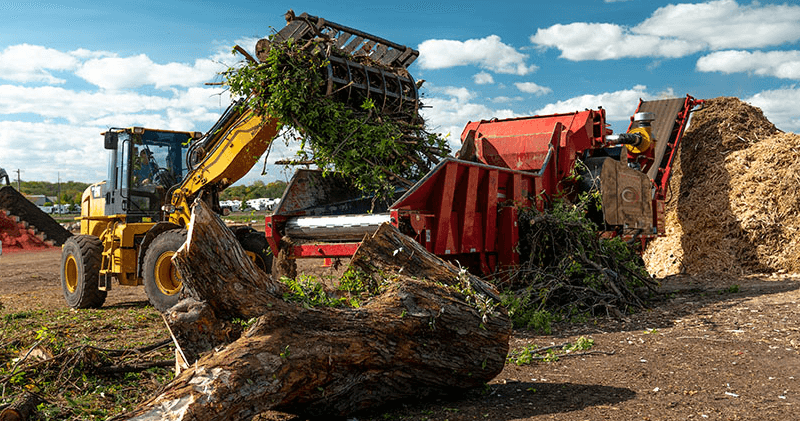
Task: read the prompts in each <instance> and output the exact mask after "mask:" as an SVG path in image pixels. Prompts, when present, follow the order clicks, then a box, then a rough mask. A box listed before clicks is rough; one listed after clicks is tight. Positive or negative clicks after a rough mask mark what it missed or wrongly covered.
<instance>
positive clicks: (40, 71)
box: [0, 44, 80, 84]
mask: <svg viewBox="0 0 800 421" xmlns="http://www.w3.org/2000/svg"><path fill="white" fill-rule="evenodd" d="M79 63H80V61H79V60H78V59H77V58H76V57H75V56H74V55H72V54H69V53H64V52H61V51H58V50H54V49H52V48H46V47H42V46H40V45H30V44H18V45H11V46H9V47H6V48H5V49H4V50H3V51H0V79H5V80H9V81H12V82H23V83H26V82H44V83H48V84H62V83H64V82H65V80H64V79H62V78H58V77H56V76H53V74H52V72H53V71H70V70H73V69H75V68H76V67H77V66H78V64H79Z"/></svg>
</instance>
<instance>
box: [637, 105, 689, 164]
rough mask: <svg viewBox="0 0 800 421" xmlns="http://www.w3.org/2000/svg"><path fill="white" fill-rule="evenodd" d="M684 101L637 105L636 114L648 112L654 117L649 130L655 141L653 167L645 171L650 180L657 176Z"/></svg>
mask: <svg viewBox="0 0 800 421" xmlns="http://www.w3.org/2000/svg"><path fill="white" fill-rule="evenodd" d="M685 101H686V98H672V99H661V100H657V101H642V103H641V105H639V110H638V111H637V112H640V113H641V112H650V113H654V114H655V115H656V119H655V121H653V123H652V129H651V133H652V134H653V137H654V138H655V139H656V149H655V151H654V158H655V160H654V162H653V166H652V167H650V170H649V171H647V176H648V177H650V179H651V180H655V178H656V176H657V175H658V169H659V168H660V167H661V162H662V161H663V159H664V154H665V152H666V150H667V145H668V144H670V143H672V141H673V140H674V139H672V137H673V132H674V131H675V128H676V127H675V125H676V124H678V122H677V118H678V114H680V112H681V110H682V109H683V106H684V103H685Z"/></svg>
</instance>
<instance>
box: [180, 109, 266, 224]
mask: <svg viewBox="0 0 800 421" xmlns="http://www.w3.org/2000/svg"><path fill="white" fill-rule="evenodd" d="M279 129H280V127H279V123H278V121H277V120H276V119H273V118H263V117H260V116H257V115H255V114H253V113H252V112H251V111H249V110H248V111H245V112H244V113H242V115H241V116H239V118H238V119H236V120H235V121H234V122H233V123H232V124H231V125H230V126H229V127H227V129H226V131H225V133H224V135H223V139H221V140H220V141H219V143H218V146H217V147H216V148H215V149H214V150H213V151H211V152H210V153H209V155H208V156H206V157H205V158H203V161H202V162H201V163H200V164H199V165H198V166H197V168H195V169H194V170H193V171H192V173H191V175H190V177H189V178H188V179H187V180H185V181H184V182H183V184H181V186H180V187H179V188H178V189H177V190H176V191H175V192H174V193H173V194H172V205H173V206H174V207H175V211H174V212H170V215H169V221H170V222H172V223H174V224H177V225H180V226H188V225H189V220H190V218H191V213H190V212H191V211H190V205H191V203H189V201H190V200H192V198H193V197H194V195H195V194H196V193H197V192H198V191H200V190H201V189H202V188H203V187H205V186H207V185H209V184H213V183H218V184H219V185H220V187H221V188H225V187H227V186H229V185H230V184H232V183H234V182H236V181H237V180H239V179H241V178H242V177H244V176H245V175H246V174H247V172H248V171H250V169H251V168H253V166H254V165H255V164H256V163H257V162H258V160H259V159H260V158H261V155H263V154H264V152H265V151H266V150H267V148H269V145H270V144H271V143H272V139H274V138H275V136H276V135H277V134H278V130H279Z"/></svg>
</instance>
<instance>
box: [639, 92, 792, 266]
mask: <svg viewBox="0 0 800 421" xmlns="http://www.w3.org/2000/svg"><path fill="white" fill-rule="evenodd" d="M799 150H800V136H799V135H796V134H793V133H782V132H781V131H780V130H778V129H777V128H776V127H775V125H774V124H772V123H771V122H770V121H769V120H767V119H766V118H765V117H764V115H763V113H762V112H761V110H760V109H758V108H756V107H753V106H750V105H748V104H746V103H744V102H742V101H740V100H739V99H737V98H729V97H721V98H714V99H711V100H708V101H707V102H706V105H705V108H704V109H702V110H700V111H697V112H695V113H694V115H693V117H692V121H691V124H690V127H689V129H688V130H687V131H686V133H685V135H684V138H683V142H682V144H681V150H680V154H679V158H678V160H677V162H676V164H675V166H674V171H675V172H674V174H673V177H672V179H671V181H670V196H669V197H668V202H667V214H666V230H667V235H666V237H662V238H659V239H657V240H655V241H653V242H652V243H651V244H650V245H649V246H648V248H647V250H646V251H645V255H644V258H645V262H646V263H647V267H648V270H649V271H650V272H651V273H653V274H654V275H656V276H667V275H672V274H676V273H680V272H687V273H693V274H698V273H710V272H724V273H739V274H744V273H755V272H772V271H778V270H786V271H800V244H798V239H797V238H796V237H797V234H798V230H800V213H799V212H798V211H799V210H800V192H799V191H798V186H800V152H798V151H799Z"/></svg>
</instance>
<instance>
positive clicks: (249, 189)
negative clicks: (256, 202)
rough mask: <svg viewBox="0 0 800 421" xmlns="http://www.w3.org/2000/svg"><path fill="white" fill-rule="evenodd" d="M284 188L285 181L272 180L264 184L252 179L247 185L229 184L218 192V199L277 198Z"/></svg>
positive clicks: (281, 194)
mask: <svg viewBox="0 0 800 421" xmlns="http://www.w3.org/2000/svg"><path fill="white" fill-rule="evenodd" d="M284 190H286V182H283V181H273V182H271V183H267V184H264V182H263V181H254V182H253V184H250V185H249V186H231V187H228V188H227V189H225V191H223V192H222V194H220V197H219V198H220V200H242V201H246V200H250V199H260V198H262V197H266V198H271V199H273V198H279V197H281V196H283V191H284Z"/></svg>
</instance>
